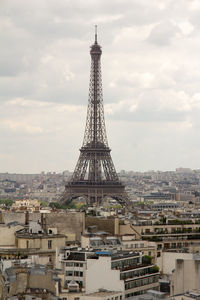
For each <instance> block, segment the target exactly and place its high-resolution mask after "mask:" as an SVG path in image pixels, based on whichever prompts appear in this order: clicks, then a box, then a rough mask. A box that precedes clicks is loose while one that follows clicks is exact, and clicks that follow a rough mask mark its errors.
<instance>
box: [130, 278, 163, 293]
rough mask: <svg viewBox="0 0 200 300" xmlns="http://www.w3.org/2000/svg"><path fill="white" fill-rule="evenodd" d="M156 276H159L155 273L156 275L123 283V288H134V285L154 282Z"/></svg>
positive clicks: (156, 279)
mask: <svg viewBox="0 0 200 300" xmlns="http://www.w3.org/2000/svg"><path fill="white" fill-rule="evenodd" d="M158 278H159V276H158V275H156V276H151V277H147V278H143V279H138V280H134V281H130V282H127V283H126V284H125V290H129V289H133V288H136V287H139V286H143V285H147V284H151V283H155V282H157V281H158Z"/></svg>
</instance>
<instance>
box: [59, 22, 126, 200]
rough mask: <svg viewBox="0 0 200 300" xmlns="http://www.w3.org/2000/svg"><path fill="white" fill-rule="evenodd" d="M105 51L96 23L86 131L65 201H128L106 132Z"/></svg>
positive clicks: (92, 47) (68, 184)
mask: <svg viewBox="0 0 200 300" xmlns="http://www.w3.org/2000/svg"><path fill="white" fill-rule="evenodd" d="M101 54H102V50H101V46H100V45H99V44H98V42H97V27H96V26H95V42H94V44H93V45H92V46H91V50H90V55H91V71H90V84H89V99H88V109H87V120H86V127H85V134H84V139H83V145H82V147H81V149H80V156H79V159H78V162H77V164H76V167H75V170H74V172H73V175H72V178H71V179H70V181H69V182H68V183H67V184H66V186H65V192H64V195H63V201H64V202H65V203H70V202H71V201H72V200H73V199H75V198H77V197H84V198H85V199H86V201H87V203H88V204H92V205H96V206H98V205H100V204H101V203H102V201H103V199H105V198H106V197H111V198H114V199H116V200H117V201H118V202H119V203H124V202H125V201H126V200H125V199H126V193H125V190H124V189H125V187H124V185H123V184H122V183H121V182H120V180H119V178H118V175H117V173H116V170H115V167H114V164H113V161H112V158H111V155H110V151H111V150H110V148H109V146H108V140H107V135H106V127H105V120H104V107H103V93H102V79H101Z"/></svg>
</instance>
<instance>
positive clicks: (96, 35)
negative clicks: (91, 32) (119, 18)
mask: <svg viewBox="0 0 200 300" xmlns="http://www.w3.org/2000/svg"><path fill="white" fill-rule="evenodd" d="M94 26H95V44H97V25H94Z"/></svg>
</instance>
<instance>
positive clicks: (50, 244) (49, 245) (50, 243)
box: [48, 240, 52, 249]
mask: <svg viewBox="0 0 200 300" xmlns="http://www.w3.org/2000/svg"><path fill="white" fill-rule="evenodd" d="M51 248H52V240H49V241H48V249H51Z"/></svg>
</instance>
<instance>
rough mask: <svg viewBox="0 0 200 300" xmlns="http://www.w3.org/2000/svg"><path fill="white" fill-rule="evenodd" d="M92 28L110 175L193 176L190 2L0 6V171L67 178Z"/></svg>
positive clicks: (80, 120) (49, 0)
mask: <svg viewBox="0 0 200 300" xmlns="http://www.w3.org/2000/svg"><path fill="white" fill-rule="evenodd" d="M94 24H98V41H99V44H100V45H101V46H102V50H103V54H102V75H103V89H104V91H103V93H104V105H105V118H106V127H107V135H108V142H109V146H110V147H111V149H112V152H111V155H112V158H113V161H114V164H115V167H116V169H117V171H119V170H121V169H125V170H135V171H137V170H141V171H143V170H149V169H154V170H174V169H175V168H176V167H180V166H182V167H190V168H193V169H198V168H200V1H199V0H178V1H174V0H79V1H78V0H34V1H33V0H17V1H13V0H0V172H6V171H8V172H17V173H26V172H27V173H34V172H41V171H56V172H60V171H63V170H67V169H68V170H71V171H72V170H73V169H74V167H75V164H76V162H77V159H78V156H79V148H80V147H81V145H82V140H83V134H84V129H85V121H86V110H87V101H88V86H89V72H90V55H89V47H90V45H91V44H92V43H93V41H94Z"/></svg>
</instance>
